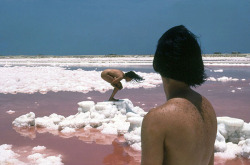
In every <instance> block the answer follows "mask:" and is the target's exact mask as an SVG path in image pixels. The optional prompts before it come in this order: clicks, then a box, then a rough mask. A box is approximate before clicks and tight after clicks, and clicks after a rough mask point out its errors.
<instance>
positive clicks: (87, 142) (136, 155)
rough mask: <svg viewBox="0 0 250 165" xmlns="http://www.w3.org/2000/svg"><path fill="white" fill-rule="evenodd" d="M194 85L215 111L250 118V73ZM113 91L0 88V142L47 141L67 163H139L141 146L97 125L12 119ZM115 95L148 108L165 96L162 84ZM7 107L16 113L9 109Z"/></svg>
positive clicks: (73, 109)
mask: <svg viewBox="0 0 250 165" xmlns="http://www.w3.org/2000/svg"><path fill="white" fill-rule="evenodd" d="M225 73H226V72H225ZM237 74H238V73H237ZM245 75H246V74H245ZM233 77H234V76H233ZM243 77H244V76H243ZM237 88H241V89H237ZM196 90H197V91H198V92H200V93H201V94H202V95H204V96H205V97H207V98H208V99H209V100H210V101H211V103H212V104H213V106H214V109H215V111H216V114H217V116H230V117H235V118H241V119H243V120H244V121H245V122H250V109H249V107H250V101H249V98H250V79H249V78H248V79H246V81H237V82H226V83H221V82H207V83H205V84H204V85H203V86H201V87H198V88H197V89H196ZM232 90H235V93H232ZM110 94H111V91H108V92H106V93H104V94H101V93H99V92H89V93H87V94H83V93H73V92H58V93H53V92H49V93H47V94H39V93H36V94H15V95H12V94H0V132H1V133H0V145H1V144H12V145H13V146H14V148H13V149H14V150H15V149H17V148H22V147H35V146H38V145H40V146H46V147H47V149H49V150H51V151H53V152H54V153H55V154H61V155H63V157H62V159H63V163H64V164H66V165H82V164H84V165H85V164H86V165H102V164H103V165H139V164H140V152H137V151H134V150H132V149H131V148H130V147H129V146H128V145H127V144H126V143H125V142H124V139H123V137H122V136H114V135H104V134H101V133H100V132H99V131H98V130H96V129H91V130H83V129H81V130H79V131H77V132H76V133H72V134H69V135H63V134H61V133H60V132H58V131H48V130H44V129H34V128H31V129H20V128H14V127H12V124H11V123H12V121H13V120H14V119H15V118H17V117H19V116H20V115H23V114H26V113H28V112H34V113H35V114H36V117H42V116H48V115H50V114H52V113H56V114H60V115H64V116H69V115H72V114H76V113H77V108H78V105H77V103H78V102H80V101H84V100H88V97H91V100H93V101H95V102H98V101H104V100H107V98H109V96H110ZM117 98H120V99H122V98H128V99H130V100H131V101H132V102H133V104H134V105H135V106H140V107H141V108H143V109H144V110H145V111H149V110H150V109H151V108H153V107H155V106H158V105H161V104H162V103H164V102H165V100H166V99H165V95H164V92H163V88H162V86H159V87H157V88H153V89H143V88H140V89H124V90H122V91H120V92H119V93H118V94H117ZM8 110H13V111H15V113H14V114H11V115H10V114H7V113H6V111H8ZM215 165H250V160H246V159H244V158H236V159H233V160H224V159H221V158H219V157H216V158H215Z"/></svg>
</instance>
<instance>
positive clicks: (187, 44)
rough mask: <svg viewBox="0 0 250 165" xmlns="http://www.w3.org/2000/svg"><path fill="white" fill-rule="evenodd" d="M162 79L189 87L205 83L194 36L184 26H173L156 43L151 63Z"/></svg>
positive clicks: (200, 58) (199, 52) (199, 51)
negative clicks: (175, 81) (176, 81)
mask: <svg viewBox="0 0 250 165" xmlns="http://www.w3.org/2000/svg"><path fill="white" fill-rule="evenodd" d="M153 67H154V70H155V71H156V72H158V73H160V75H161V76H162V77H166V78H171V79H174V80H178V81H182V82H185V83H186V84H187V85H189V86H196V85H201V84H202V83H203V82H205V78H206V75H205V72H204V64H203V61H202V56H201V49H200V46H199V44H198V42H197V40H196V36H195V35H194V34H193V33H192V32H190V31H189V30H188V29H187V28H186V27H185V26H183V25H180V26H175V27H173V28H171V29H169V30H168V31H167V32H165V33H164V34H163V35H162V36H161V38H160V39H159V41H158V45H157V49H156V52H155V56H154V61H153Z"/></svg>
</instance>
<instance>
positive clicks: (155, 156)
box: [141, 25, 217, 165]
mask: <svg viewBox="0 0 250 165" xmlns="http://www.w3.org/2000/svg"><path fill="white" fill-rule="evenodd" d="M153 67H154V70H155V71H156V72H158V73H159V74H160V75H161V77H162V82H163V88H164V92H165V96H166V100H167V101H166V102H165V103H163V105H161V106H158V107H156V108H154V109H151V110H150V111H149V113H148V114H147V115H145V117H144V119H143V122H142V129H141V138H142V139H141V142H142V160H141V164H142V165H163V164H164V165H166V164H167V165H213V164H214V142H215V138H216V130H217V121H216V115H215V112H214V109H213V107H212V105H211V104H210V102H209V101H208V100H207V99H206V98H205V97H204V96H202V95H200V94H199V93H197V92H195V91H194V90H193V89H191V87H192V86H193V87H195V86H198V85H201V84H202V83H203V82H204V81H205V77H206V76H205V73H204V64H203V61H202V56H201V49H200V46H199V44H198V42H197V40H196V37H195V35H194V34H193V33H191V32H190V31H189V30H188V29H186V28H185V27H184V26H182V25H181V26H176V27H173V28H171V29H169V30H168V31H167V32H166V33H164V34H163V35H162V37H161V38H160V39H159V41H158V45H157V49H156V52H155V56H154V60H153Z"/></svg>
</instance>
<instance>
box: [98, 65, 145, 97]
mask: <svg viewBox="0 0 250 165" xmlns="http://www.w3.org/2000/svg"><path fill="white" fill-rule="evenodd" d="M101 77H102V79H103V80H105V81H107V82H109V83H110V84H111V85H112V86H113V87H114V90H113V92H112V94H111V96H110V98H109V101H118V100H117V99H115V98H114V96H115V94H116V93H117V92H118V90H121V89H122V88H123V86H122V83H121V80H122V79H125V80H126V81H127V82H129V81H131V80H134V81H136V82H139V81H142V80H143V78H142V77H141V76H139V75H138V74H136V73H135V72H133V71H129V72H127V73H125V74H124V73H123V72H122V71H121V70H118V69H106V70H104V71H103V72H102V73H101Z"/></svg>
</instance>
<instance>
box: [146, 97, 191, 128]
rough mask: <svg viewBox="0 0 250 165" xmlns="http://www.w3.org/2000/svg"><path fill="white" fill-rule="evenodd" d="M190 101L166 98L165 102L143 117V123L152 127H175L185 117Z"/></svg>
mask: <svg viewBox="0 0 250 165" xmlns="http://www.w3.org/2000/svg"><path fill="white" fill-rule="evenodd" d="M190 106H192V105H191V104H190V102H188V101H187V100H185V99H182V98H174V99H170V100H168V101H167V102H166V103H165V104H163V105H161V106H158V107H156V108H153V109H151V110H150V111H149V112H148V113H147V114H146V115H145V117H144V119H143V124H144V125H145V126H146V125H147V126H148V127H154V129H156V128H158V129H160V128H163V129H164V131H166V129H168V128H169V129H175V128H176V127H179V125H181V124H182V122H183V120H184V119H186V118H187V116H188V115H187V111H186V110H187V108H190Z"/></svg>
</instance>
